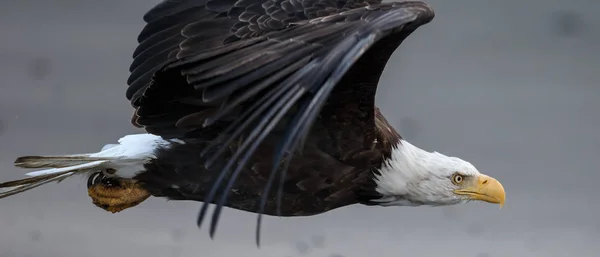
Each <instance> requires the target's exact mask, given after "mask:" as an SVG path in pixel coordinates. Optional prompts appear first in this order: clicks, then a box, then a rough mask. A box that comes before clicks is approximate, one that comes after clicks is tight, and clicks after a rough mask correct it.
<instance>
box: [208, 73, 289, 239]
mask: <svg viewBox="0 0 600 257" xmlns="http://www.w3.org/2000/svg"><path fill="white" fill-rule="evenodd" d="M285 86H287V85H286V84H281V85H280V86H279V87H280V88H281V89H280V90H272V91H270V92H269V93H268V94H265V96H263V101H258V102H256V103H255V104H254V106H253V107H251V108H249V111H247V112H246V113H247V114H251V115H250V117H248V118H247V119H244V120H245V121H244V123H243V124H242V125H241V126H239V127H237V130H236V131H234V132H233V135H230V136H229V138H227V139H226V142H222V136H219V138H217V140H215V141H213V142H215V143H214V144H213V143H211V145H213V146H217V145H219V144H220V145H221V147H220V148H219V149H218V150H217V151H216V153H214V154H213V155H212V156H210V157H209V158H208V160H207V161H206V162H205V164H204V165H205V167H206V168H210V167H211V166H212V164H213V163H214V161H215V160H216V159H217V158H218V157H219V156H220V155H221V154H222V153H223V152H224V151H225V149H227V148H228V145H229V143H230V142H231V141H232V140H233V139H234V138H235V137H237V135H239V134H240V133H242V132H243V131H244V129H245V128H246V127H247V126H248V124H250V123H251V122H252V121H253V120H254V119H255V118H256V117H257V116H260V115H261V114H262V112H263V110H264V109H266V108H267V107H269V106H270V105H271V102H273V101H275V100H277V99H278V98H279V95H281V94H283V93H284V92H285V90H283V89H286V88H287V87H285ZM254 107H256V108H257V110H253V109H255V108H254ZM243 116H245V115H243ZM240 120H242V119H240ZM234 124H235V123H234ZM232 125H233V124H232ZM234 127H235V126H229V127H228V128H227V130H229V129H233V128H234ZM258 129H260V128H256V130H255V132H258V131H259V130H258ZM217 142H220V143H219V144H217ZM209 147H210V146H208V147H207V149H208V148H209ZM207 149H205V150H203V153H204V154H206V153H208V152H205V151H206V150H207ZM244 149H245V147H244V146H242V147H240V149H239V150H238V151H237V152H236V153H235V154H234V156H233V157H232V158H231V160H230V161H229V162H228V163H227V165H226V166H225V168H223V170H222V171H221V173H220V174H219V176H218V177H217V178H216V180H215V182H214V184H213V186H212V188H211V189H210V191H209V192H208V195H207V196H206V198H205V200H204V204H203V205H202V208H201V209H200V213H199V214H198V219H197V220H196V223H197V226H198V227H199V228H200V227H201V225H202V221H203V220H204V216H205V215H206V211H207V210H208V204H207V203H210V202H212V200H213V198H214V197H215V194H216V192H217V190H218V188H219V186H220V185H221V181H222V180H223V179H224V177H225V175H226V174H227V172H228V171H229V168H230V167H231V165H233V163H234V161H235V160H237V157H238V155H239V154H241V152H242V151H243V150H244Z"/></svg>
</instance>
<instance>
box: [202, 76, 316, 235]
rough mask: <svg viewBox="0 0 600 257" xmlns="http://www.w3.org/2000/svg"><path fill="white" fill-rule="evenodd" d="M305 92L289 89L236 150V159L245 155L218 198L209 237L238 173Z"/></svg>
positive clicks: (298, 88)
mask: <svg viewBox="0 0 600 257" xmlns="http://www.w3.org/2000/svg"><path fill="white" fill-rule="evenodd" d="M305 92H306V91H305V90H304V88H302V87H299V86H296V87H294V88H293V89H291V90H290V91H289V92H288V94H286V95H285V96H284V97H282V98H281V99H279V101H278V103H277V104H276V105H275V106H273V107H272V109H271V111H269V112H268V113H267V114H265V117H264V118H263V119H262V121H261V122H260V124H259V125H258V126H257V127H256V129H254V130H253V131H252V133H251V134H250V136H248V138H247V139H246V140H244V141H245V142H244V144H243V146H242V147H240V148H239V149H238V150H237V152H236V157H237V155H238V153H242V152H243V151H244V152H246V154H245V155H244V157H243V158H242V159H241V160H240V161H239V163H238V166H237V168H236V170H235V171H234V172H233V173H232V174H231V177H230V178H229V182H228V183H227V185H226V187H225V190H224V192H223V194H222V195H221V198H220V200H219V202H218V203H217V206H216V207H215V210H214V212H213V216H212V221H211V227H210V237H211V238H213V237H214V234H215V231H216V229H217V224H218V221H219V216H220V214H221V209H222V208H223V205H224V204H225V201H226V200H227V196H229V190H231V187H232V186H233V184H234V183H235V181H236V179H237V177H238V175H239V174H240V172H241V171H242V170H243V168H244V166H245V164H246V162H247V161H248V159H249V158H250V157H251V156H252V155H253V153H254V150H255V149H256V148H257V147H258V146H259V145H260V144H261V143H262V141H263V140H264V138H265V137H266V136H267V135H268V134H269V133H270V132H271V130H273V128H275V126H276V125H277V123H278V122H279V121H280V120H281V117H283V115H284V114H286V113H287V111H288V110H289V109H290V108H291V107H292V106H293V105H294V103H296V100H297V99H298V98H299V97H301V96H302V94H304V93H305ZM273 115H275V117H273V118H271V117H272V116H273ZM267 122H268V123H267ZM265 125H266V128H264V129H263V127H265ZM259 132H261V133H260V134H258V133H259ZM257 134H258V135H257ZM250 143H252V145H251V146H250V149H248V150H245V148H246V147H244V146H247V145H248V144H250ZM229 163H233V161H232V160H230V161H229ZM228 166H230V165H229V164H228ZM219 182H220V181H219Z"/></svg>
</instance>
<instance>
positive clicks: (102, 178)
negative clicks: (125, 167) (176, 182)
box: [87, 172, 150, 213]
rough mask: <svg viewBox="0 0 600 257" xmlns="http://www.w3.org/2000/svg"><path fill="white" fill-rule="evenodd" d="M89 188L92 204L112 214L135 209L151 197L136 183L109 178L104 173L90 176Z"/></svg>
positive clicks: (130, 180) (129, 180)
mask: <svg viewBox="0 0 600 257" xmlns="http://www.w3.org/2000/svg"><path fill="white" fill-rule="evenodd" d="M87 188H88V195H89V196H90V198H92V203H94V205H96V206H98V207H100V208H102V209H104V210H106V211H109V212H112V213H116V212H120V211H122V210H125V209H128V208H131V207H134V206H136V205H138V204H140V203H141V202H143V201H145V200H146V199H148V197H150V193H149V192H148V191H146V190H145V189H143V188H142V187H141V186H140V185H139V184H138V183H137V182H136V181H134V180H132V179H124V178H116V177H108V176H106V175H105V174H104V173H103V172H96V173H94V174H92V175H90V176H89V178H88V182H87Z"/></svg>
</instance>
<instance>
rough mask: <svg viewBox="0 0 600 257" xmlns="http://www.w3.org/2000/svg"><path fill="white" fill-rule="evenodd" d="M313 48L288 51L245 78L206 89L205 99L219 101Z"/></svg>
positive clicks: (299, 57) (294, 60) (304, 54)
mask: <svg viewBox="0 0 600 257" xmlns="http://www.w3.org/2000/svg"><path fill="white" fill-rule="evenodd" d="M314 48H316V46H313V47H306V48H304V49H300V50H297V51H296V50H295V49H290V51H291V52H292V54H290V55H286V56H283V57H281V58H278V59H277V60H275V61H272V62H269V63H268V64H266V65H264V66H261V67H260V68H259V69H256V70H253V71H251V72H252V73H251V74H248V75H246V76H236V77H240V78H237V79H236V80H234V81H232V82H230V83H227V84H226V85H222V86H219V87H216V88H215V89H212V88H210V89H208V88H207V89H206V91H205V92H204V95H205V98H207V99H208V100H211V99H219V98H221V97H224V96H226V95H230V94H231V93H232V92H234V91H235V90H238V89H240V88H241V87H243V86H245V85H247V84H248V83H252V82H254V81H255V80H257V79H260V78H261V77H265V76H268V75H270V74H271V73H273V72H277V69H279V68H280V67H282V65H287V64H288V63H294V62H296V61H297V60H298V59H302V57H303V56H306V55H307V54H309V53H310V52H312V51H313V49H314ZM259 85H260V84H259ZM256 86H258V85H256ZM249 90H250V89H249ZM254 92H256V91H254ZM219 113H220V114H223V113H224V111H223V110H222V111H220V112H219Z"/></svg>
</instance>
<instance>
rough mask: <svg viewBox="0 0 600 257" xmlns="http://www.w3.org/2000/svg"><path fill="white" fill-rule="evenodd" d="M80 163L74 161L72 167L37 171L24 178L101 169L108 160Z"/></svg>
mask: <svg viewBox="0 0 600 257" xmlns="http://www.w3.org/2000/svg"><path fill="white" fill-rule="evenodd" d="M79 162H81V161H79V160H78V161H75V162H74V163H73V164H74V165H72V166H66V167H65V166H62V167H61V168H51V169H46V170H38V171H33V172H28V173H25V175H26V176H30V177H36V176H41V175H50V174H57V173H64V172H65V171H81V170H89V169H91V168H101V167H100V166H101V164H103V163H107V162H109V160H98V161H91V162H90V161H89V160H88V161H87V163H83V164H78V163H79Z"/></svg>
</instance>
